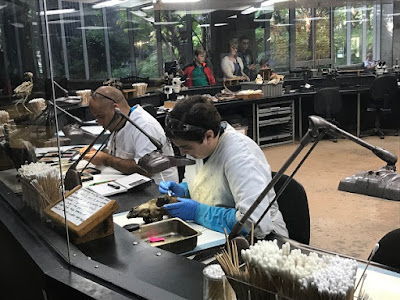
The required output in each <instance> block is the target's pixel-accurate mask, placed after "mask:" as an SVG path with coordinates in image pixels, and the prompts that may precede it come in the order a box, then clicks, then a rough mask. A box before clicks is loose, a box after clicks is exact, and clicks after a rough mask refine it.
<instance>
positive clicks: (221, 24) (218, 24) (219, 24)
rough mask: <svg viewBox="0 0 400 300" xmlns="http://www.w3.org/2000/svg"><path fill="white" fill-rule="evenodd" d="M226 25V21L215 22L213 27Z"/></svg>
mask: <svg viewBox="0 0 400 300" xmlns="http://www.w3.org/2000/svg"><path fill="white" fill-rule="evenodd" d="M226 25H228V23H215V24H214V26H215V27H220V26H226Z"/></svg>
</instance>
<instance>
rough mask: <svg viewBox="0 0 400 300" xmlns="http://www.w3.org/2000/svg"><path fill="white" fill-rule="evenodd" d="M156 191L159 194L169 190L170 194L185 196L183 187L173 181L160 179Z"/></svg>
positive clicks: (166, 192)
mask: <svg viewBox="0 0 400 300" xmlns="http://www.w3.org/2000/svg"><path fill="white" fill-rule="evenodd" d="M186 186H187V184H186ZM158 191H159V192H160V193H161V194H168V191H171V194H172V196H176V197H185V196H186V191H185V188H184V187H182V186H181V185H179V184H177V183H176V182H174V181H161V182H160V184H159V185H158Z"/></svg>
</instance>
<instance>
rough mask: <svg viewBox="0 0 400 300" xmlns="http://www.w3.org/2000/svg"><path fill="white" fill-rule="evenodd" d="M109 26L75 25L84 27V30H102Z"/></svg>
mask: <svg viewBox="0 0 400 300" xmlns="http://www.w3.org/2000/svg"><path fill="white" fill-rule="evenodd" d="M109 28H110V27H107V26H83V27H76V29H86V30H103V29H109Z"/></svg>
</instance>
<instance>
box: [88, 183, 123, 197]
mask: <svg viewBox="0 0 400 300" xmlns="http://www.w3.org/2000/svg"><path fill="white" fill-rule="evenodd" d="M117 186H119V188H116V187H117ZM87 188H88V189H89V190H91V191H93V192H95V193H97V194H100V195H102V196H105V197H107V196H111V195H115V194H119V193H125V192H127V191H128V189H127V188H125V187H124V186H122V185H120V184H118V183H116V182H115V181H111V182H105V183H101V184H96V185H90V186H88V187H87Z"/></svg>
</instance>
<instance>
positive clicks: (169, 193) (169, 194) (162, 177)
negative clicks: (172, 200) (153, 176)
mask: <svg viewBox="0 0 400 300" xmlns="http://www.w3.org/2000/svg"><path fill="white" fill-rule="evenodd" d="M160 175H161V179H162V181H164V182H166V181H165V179H164V176H163V174H162V173H160ZM167 194H168V197H171V196H172V194H171V191H170V190H168V192H167Z"/></svg>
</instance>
